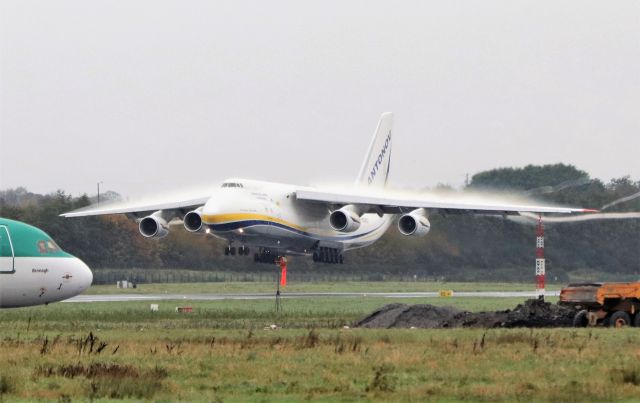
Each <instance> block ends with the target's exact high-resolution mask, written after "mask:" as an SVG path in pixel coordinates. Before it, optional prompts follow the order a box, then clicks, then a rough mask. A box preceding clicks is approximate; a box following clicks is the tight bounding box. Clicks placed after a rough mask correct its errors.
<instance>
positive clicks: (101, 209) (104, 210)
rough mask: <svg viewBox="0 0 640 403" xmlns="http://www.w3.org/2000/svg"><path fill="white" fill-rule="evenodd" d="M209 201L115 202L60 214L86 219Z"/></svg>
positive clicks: (199, 204)
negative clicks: (87, 217)
mask: <svg viewBox="0 0 640 403" xmlns="http://www.w3.org/2000/svg"><path fill="white" fill-rule="evenodd" d="M207 200H209V197H199V198H193V199H191V198H189V199H184V200H177V201H161V200H156V201H146V202H135V203H129V202H116V203H107V204H104V205H102V204H98V205H93V206H88V207H85V208H81V209H79V210H75V211H71V212H68V213H64V214H60V215H61V216H62V217H65V218H69V217H86V216H95V215H105V214H133V215H138V214H141V213H147V212H154V211H157V210H181V209H191V208H195V207H200V206H202V205H203V204H205V203H206V202H207Z"/></svg>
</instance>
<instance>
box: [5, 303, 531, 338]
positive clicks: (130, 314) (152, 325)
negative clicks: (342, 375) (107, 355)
mask: <svg viewBox="0 0 640 403" xmlns="http://www.w3.org/2000/svg"><path fill="white" fill-rule="evenodd" d="M281 301H282V311H281V312H276V311H275V301H274V300H222V301H184V300H177V301H155V302H154V301H145V302H137V301H136V302H91V303H72V302H63V303H58V304H51V305H49V306H36V307H29V308H18V309H10V310H2V311H0V323H3V329H2V330H0V335H6V334H7V332H9V333H8V334H9V335H15V334H16V332H22V333H24V330H26V328H27V326H28V327H29V329H30V331H32V332H33V331H36V332H38V331H39V332H61V331H65V330H68V329H69V327H70V326H72V327H73V328H74V329H77V330H82V331H90V330H95V329H101V330H109V329H114V330H115V329H140V328H144V329H171V328H175V329H182V328H197V329H251V328H262V327H264V326H268V325H271V324H277V325H279V326H282V327H284V328H287V329H295V328H303V329H306V328H310V327H315V328H339V327H342V326H344V325H351V324H352V322H354V321H356V320H358V319H360V318H362V317H364V316H365V315H367V314H369V313H371V312H372V311H373V310H375V309H377V308H379V307H381V306H383V305H385V304H390V303H397V302H401V303H408V304H433V305H453V306H456V307H458V308H460V309H464V310H470V311H481V310H498V309H509V308H513V307H514V306H515V305H517V304H518V303H520V302H522V301H523V299H522V298H466V297H465V298H456V297H453V298H381V297H358V298H351V297H346V298H296V299H287V298H283V299H282V300H281ZM150 303H157V304H159V311H158V312H151V311H150V309H149V304H150ZM178 306H190V307H193V309H194V312H193V313H190V314H182V313H176V312H175V308H176V307H178ZM21 329H22V330H21Z"/></svg>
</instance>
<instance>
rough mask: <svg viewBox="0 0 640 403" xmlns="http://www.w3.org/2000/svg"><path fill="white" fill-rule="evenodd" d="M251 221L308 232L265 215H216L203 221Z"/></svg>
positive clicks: (224, 222) (222, 222)
mask: <svg viewBox="0 0 640 403" xmlns="http://www.w3.org/2000/svg"><path fill="white" fill-rule="evenodd" d="M249 220H260V221H269V222H275V223H278V224H282V225H286V226H288V227H291V228H295V229H297V230H300V231H307V229H306V228H304V227H301V226H299V225H296V224H293V223H290V222H289V221H285V220H282V219H280V218H276V217H271V216H267V215H263V214H255V213H234V214H215V215H203V216H202V221H204V223H205V224H226V223H230V222H237V221H249Z"/></svg>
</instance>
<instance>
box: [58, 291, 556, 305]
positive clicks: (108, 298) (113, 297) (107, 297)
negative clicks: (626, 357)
mask: <svg viewBox="0 0 640 403" xmlns="http://www.w3.org/2000/svg"><path fill="white" fill-rule="evenodd" d="M536 295H537V294H536V293H535V291H460V292H455V291H454V293H453V297H461V298H464V297H473V298H520V297H521V298H534V297H536ZM545 295H546V296H548V297H557V296H558V295H560V292H559V291H547V292H546V293H545ZM274 296H275V294H274V293H242V294H104V295H78V296H76V297H73V298H71V299H68V300H66V301H64V302H76V303H77V302H123V301H167V300H185V301H220V300H227V299H233V300H256V299H272V298H273V297H274ZM281 297H282V298H288V299H295V298H358V297H362V298H367V297H371V298H441V297H440V294H439V293H438V292H366V293H365V292H283V293H282V294H281Z"/></svg>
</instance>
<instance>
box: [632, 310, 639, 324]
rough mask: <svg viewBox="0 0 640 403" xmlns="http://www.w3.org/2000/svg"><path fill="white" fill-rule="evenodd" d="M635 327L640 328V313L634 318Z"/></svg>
mask: <svg viewBox="0 0 640 403" xmlns="http://www.w3.org/2000/svg"><path fill="white" fill-rule="evenodd" d="M633 326H635V327H640V315H638V313H636V314H635V316H634V317H633Z"/></svg>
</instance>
